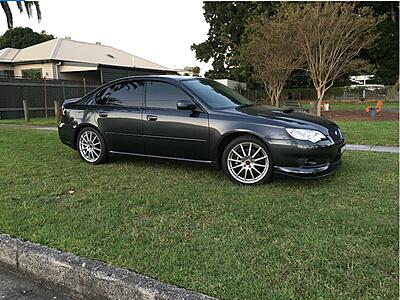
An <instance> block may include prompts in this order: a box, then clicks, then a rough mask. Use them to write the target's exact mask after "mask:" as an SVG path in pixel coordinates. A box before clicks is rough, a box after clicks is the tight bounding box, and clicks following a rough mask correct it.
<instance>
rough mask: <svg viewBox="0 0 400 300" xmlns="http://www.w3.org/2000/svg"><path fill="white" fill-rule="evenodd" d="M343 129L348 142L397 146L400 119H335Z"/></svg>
mask: <svg viewBox="0 0 400 300" xmlns="http://www.w3.org/2000/svg"><path fill="white" fill-rule="evenodd" d="M335 123H337V124H338V125H339V126H340V128H341V129H342V130H343V132H344V135H345V139H346V143H347V144H364V145H383V146H396V145H398V144H399V121H335Z"/></svg>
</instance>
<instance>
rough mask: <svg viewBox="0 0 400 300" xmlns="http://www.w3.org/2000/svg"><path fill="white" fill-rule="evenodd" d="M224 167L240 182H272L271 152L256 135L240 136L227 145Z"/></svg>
mask: <svg viewBox="0 0 400 300" xmlns="http://www.w3.org/2000/svg"><path fill="white" fill-rule="evenodd" d="M222 169H223V171H224V173H225V175H226V176H227V177H228V178H229V179H230V180H231V181H233V182H235V183H238V184H242V185H258V184H264V183H267V182H270V181H271V179H272V174H273V163H272V156H271V152H270V151H269V149H268V148H267V146H266V145H265V143H264V142H262V141H261V140H260V139H258V138H256V137H253V136H250V135H246V136H241V137H238V138H236V139H234V140H233V141H231V142H230V143H229V144H228V145H227V146H226V148H225V150H224V152H223V154H222Z"/></svg>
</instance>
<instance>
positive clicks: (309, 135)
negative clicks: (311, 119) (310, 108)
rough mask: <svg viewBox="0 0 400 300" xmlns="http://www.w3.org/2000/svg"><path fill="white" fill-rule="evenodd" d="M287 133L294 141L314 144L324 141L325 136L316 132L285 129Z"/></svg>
mask: <svg viewBox="0 0 400 300" xmlns="http://www.w3.org/2000/svg"><path fill="white" fill-rule="evenodd" d="M286 131H287V133H289V134H290V136H292V137H294V138H295V139H298V140H302V141H310V142H313V143H316V142H318V141H320V140H323V139H326V136H325V135H324V134H323V133H322V132H319V131H317V130H310V129H296V128H286Z"/></svg>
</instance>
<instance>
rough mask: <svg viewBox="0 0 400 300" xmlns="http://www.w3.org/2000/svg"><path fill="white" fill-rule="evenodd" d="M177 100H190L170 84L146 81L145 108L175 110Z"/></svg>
mask: <svg viewBox="0 0 400 300" xmlns="http://www.w3.org/2000/svg"><path fill="white" fill-rule="evenodd" d="M179 100H190V97H189V96H188V95H187V94H186V93H185V92H184V91H182V90H181V89H180V88H177V87H176V86H173V85H172V84H169V83H165V82H159V81H148V82H147V85H146V107H154V108H165V109H177V108H176V103H177V102H178V101H179Z"/></svg>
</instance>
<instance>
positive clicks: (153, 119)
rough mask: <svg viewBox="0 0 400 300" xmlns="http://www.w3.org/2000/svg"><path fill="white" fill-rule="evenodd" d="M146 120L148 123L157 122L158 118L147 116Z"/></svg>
mask: <svg viewBox="0 0 400 300" xmlns="http://www.w3.org/2000/svg"><path fill="white" fill-rule="evenodd" d="M146 119H147V121H157V119H158V117H157V116H155V115H147V116H146Z"/></svg>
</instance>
